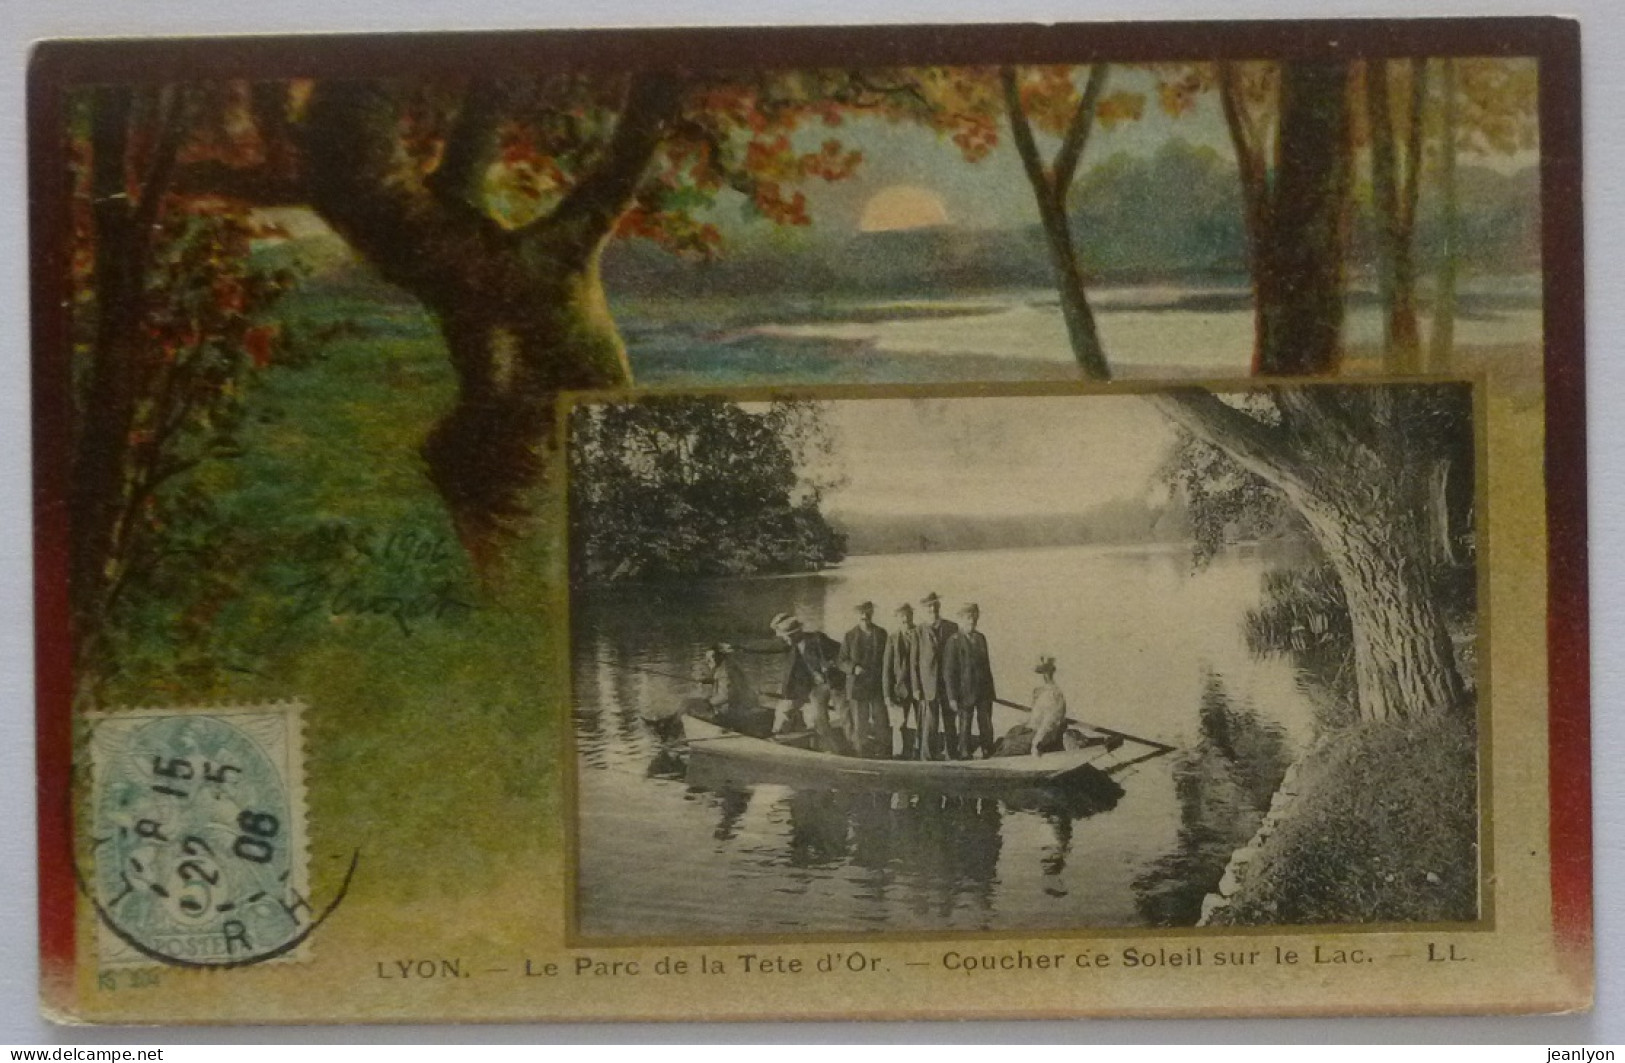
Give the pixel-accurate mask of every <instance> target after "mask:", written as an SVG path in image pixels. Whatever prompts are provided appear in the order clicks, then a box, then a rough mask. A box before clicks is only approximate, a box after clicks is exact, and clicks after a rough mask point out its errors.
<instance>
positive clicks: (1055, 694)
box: [1031, 654, 1066, 757]
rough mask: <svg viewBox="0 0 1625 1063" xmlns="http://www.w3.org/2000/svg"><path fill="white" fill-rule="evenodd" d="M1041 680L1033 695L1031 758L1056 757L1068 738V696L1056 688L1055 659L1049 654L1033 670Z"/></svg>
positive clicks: (1042, 657)
mask: <svg viewBox="0 0 1625 1063" xmlns="http://www.w3.org/2000/svg"><path fill="white" fill-rule="evenodd" d="M1033 671H1035V672H1037V673H1038V675H1039V677H1040V679H1039V684H1038V688H1037V689H1036V690H1034V691H1033V715H1032V724H1033V747H1032V750H1031V755H1032V756H1035V757H1036V756H1038V755H1039V754H1041V753H1055V752H1058V751H1059V750H1061V749H1063V748H1064V745H1063V743H1064V742H1065V735H1066V695H1065V694H1063V693H1061V688H1060V687H1058V686H1056V685H1055V658H1054V657H1051V656H1049V655H1048V654H1045V655H1042V656H1040V657H1039V658H1038V663H1037V664H1036V665H1034V666H1033Z"/></svg>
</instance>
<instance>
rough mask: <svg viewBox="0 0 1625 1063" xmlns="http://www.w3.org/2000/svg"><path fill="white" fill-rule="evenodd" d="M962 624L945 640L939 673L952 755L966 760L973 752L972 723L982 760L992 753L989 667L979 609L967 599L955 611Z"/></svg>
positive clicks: (992, 696)
mask: <svg viewBox="0 0 1625 1063" xmlns="http://www.w3.org/2000/svg"><path fill="white" fill-rule="evenodd" d="M959 616H960V618H961V619H962V620H963V621H964V626H963V627H961V628H960V629H959V631H958V632H956V633H955V634H954V636H953V637H952V638H950V639H949V640H948V645H947V650H946V652H945V653H944V654H943V672H944V674H945V675H946V676H947V681H948V703H949V705H950V707H951V708H952V709H953V714H954V721H955V724H956V727H957V730H958V732H959V744H958V745H957V747H955V749H954V751H953V755H954V756H955V757H957V758H958V759H960V760H969V759H971V755H972V752H973V745H972V739H971V733H970V732H971V722H972V720H973V719H974V721H975V723H976V732H977V739H976V744H979V745H980V746H981V748H982V757H983V758H984V759H985V758H987V757H991V756H992V755H993V699H994V698H995V697H996V696H997V694H996V693H995V691H994V689H993V666H992V665H991V664H990V663H989V661H988V654H987V636H986V635H984V634H982V633H981V632H980V631H978V630H976V622H977V621H978V620H980V619H981V616H982V611H981V609H979V608H978V607H977V605H976V603H975V602H971V603H970V604H969V605H967V606H965V607H964V608H963V609H961V610H960V611H959Z"/></svg>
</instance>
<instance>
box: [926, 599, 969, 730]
mask: <svg viewBox="0 0 1625 1063" xmlns="http://www.w3.org/2000/svg"><path fill="white" fill-rule="evenodd" d="M920 604H921V605H923V606H925V622H924V623H923V624H921V625H920V626H919V629H918V630H919V632H920V644H919V648H920V690H919V697H920V759H921V760H942V759H945V758H946V757H948V756H949V755H951V754H952V753H953V750H954V749H955V747H956V745H957V743H956V742H955V740H954V724H955V722H956V721H955V720H954V717H953V715H952V714H951V712H950V711H949V708H948V681H947V675H946V673H945V671H944V668H943V665H944V664H945V661H944V658H943V655H944V653H945V652H946V651H947V648H948V640H949V639H951V638H952V637H953V636H954V635H955V634H956V633H958V631H959V626H958V625H957V624H955V623H954V622H953V621H952V620H944V619H943V618H942V599H941V598H939V597H937V593H936V592H935V591H932V592H931V593H930V594H927V595H926V596H925V597H924V598H921V599H920Z"/></svg>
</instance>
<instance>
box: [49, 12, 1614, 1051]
mask: <svg viewBox="0 0 1625 1063" xmlns="http://www.w3.org/2000/svg"><path fill="white" fill-rule="evenodd" d="M1578 50H1579V32H1578V28H1577V26H1576V25H1575V24H1574V23H1572V22H1565V21H1562V20H1557V19H1541V18H1529V19H1499V20H1496V19H1469V20H1420V21H1398V20H1394V21H1369V22H1281V23H1268V24H1265V23H1224V22H1214V23H1205V24H1198V23H1179V24H1153V23H1144V24H1101V25H1077V26H1059V27H1043V28H1040V27H1036V26H957V27H914V28H899V27H888V28H880V27H875V28H844V29H797V30H767V29H752V30H666V31H595V32H574V33H553V32H549V33H503V34H468V35H430V36H406V35H403V36H370V37H349V38H346V37H308V38H257V39H256V38H240V39H230V40H201V39H199V40H152V41H129V40H126V41H116V42H114V41H60V42H47V43H44V44H41V45H40V46H39V47H38V49H37V51H36V53H35V56H34V61H33V66H32V70H31V82H30V108H31V109H30V115H29V121H30V131H31V140H30V152H31V180H32V184H31V189H30V191H31V202H32V212H33V213H32V220H33V230H32V239H33V283H34V300H35V301H34V336H35V340H34V352H33V357H34V362H33V365H34V416H35V429H34V432H35V435H34V438H35V471H36V482H35V498H36V510H35V520H36V527H37V543H38V545H37V564H36V569H37V580H36V585H37V602H36V618H37V619H36V627H37V632H38V646H39V651H38V652H39V659H38V689H39V704H38V708H37V711H38V748H39V793H40V824H39V846H40V869H41V870H40V881H41V910H40V933H41V952H42V970H43V974H42V978H43V985H42V990H41V992H42V1000H43V1006H44V1008H45V1011H46V1013H47V1014H48V1015H49V1016H50V1017H52V1018H53V1019H56V1020H58V1021H61V1022H70V1023H133V1022H141V1023H243V1022H290V1023H291V1022H373V1021H388V1020H400V1021H429V1020H437V1021H513V1020H548V1019H556V1020H586V1019H618V1020H647V1019H653V1020H693V1019H787V1020H789V1019H808V1018H846V1019H852V1020H863V1019H883V1018H927V1019H929V1018H941V1019H963V1018H978V1017H1000V1018H1024V1017H1035V1018H1036V1017H1057V1016H1108V1015H1109V1016H1176V1015H1255V1016H1256V1015H1264V1016H1267V1015H1304V1014H1326V1015H1332V1014H1395V1013H1471V1012H1537V1011H1569V1010H1576V1009H1583V1008H1586V1007H1588V1006H1589V1004H1590V1001H1591V993H1592V952H1591V838H1590V785H1589V774H1588V757H1589V741H1588V711H1589V710H1588V701H1587V656H1586V654H1587V649H1586V647H1587V615H1586V602H1587V598H1586V540H1585V516H1586V513H1585V496H1584V484H1585V472H1584V457H1585V445H1584V440H1585V434H1584V432H1585V429H1584V402H1583V398H1584V394H1583V366H1584V351H1583V345H1582V339H1583V333H1584V329H1583V306H1582V295H1581V291H1582V287H1581V284H1580V266H1581V247H1580V233H1581V214H1580V183H1579V158H1578V152H1579V125H1578V123H1579V89H1578V85H1579V72H1578Z"/></svg>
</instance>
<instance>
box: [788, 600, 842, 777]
mask: <svg viewBox="0 0 1625 1063" xmlns="http://www.w3.org/2000/svg"><path fill="white" fill-rule="evenodd" d="M771 626H772V628H773V633H774V634H775V635H777V636H778V637H779V639H780V640H781V641H783V643H784V645H785V649H784V650H782V651H780V652H787V653H789V655H790V659H789V661H788V662H787V663H786V665H785V668H784V678H783V680H782V681H781V682H780V684H779V691H780V697H781V698H782V700H781V701H780V702H779V713H778V717H777V719H776V720H775V721H774V726H773V729H774V730H775V731H787V730H793V729H794V720H795V718H796V717H799V716H800V715H801V707H802V706H803V705H806V706H810V707H811V709H812V728H813V730H814V731H815V732H816V733H817V735H818V740H819V742H820V743H821V744H822V745H823V747H824V749H825V750H826V751H827V752H831V753H840V752H844V751H845V747H846V741H845V738H844V737H843V736H838V735H837V734H836V733H835V729H834V728H833V727H832V726H831V725H830V720H829V704H830V698H831V695H832V694H833V692H834V690H833V687H832V684H833V683H835V682H837V681H839V679H840V678H841V672H840V669H838V668H837V667H836V665H835V653H838V652H839V650H840V647H839V646H838V645H836V643H835V640H834V639H831V638H829V637H828V636H826V635H824V634H823V633H822V632H819V631H808V630H807V629H806V627H805V625H803V624H802V623H801V621H800V620H799V619H797V618H796V617H795V616H792V615H791V614H789V613H779V614H778V615H777V616H775V617H774V618H773V620H772V622H771Z"/></svg>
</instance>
